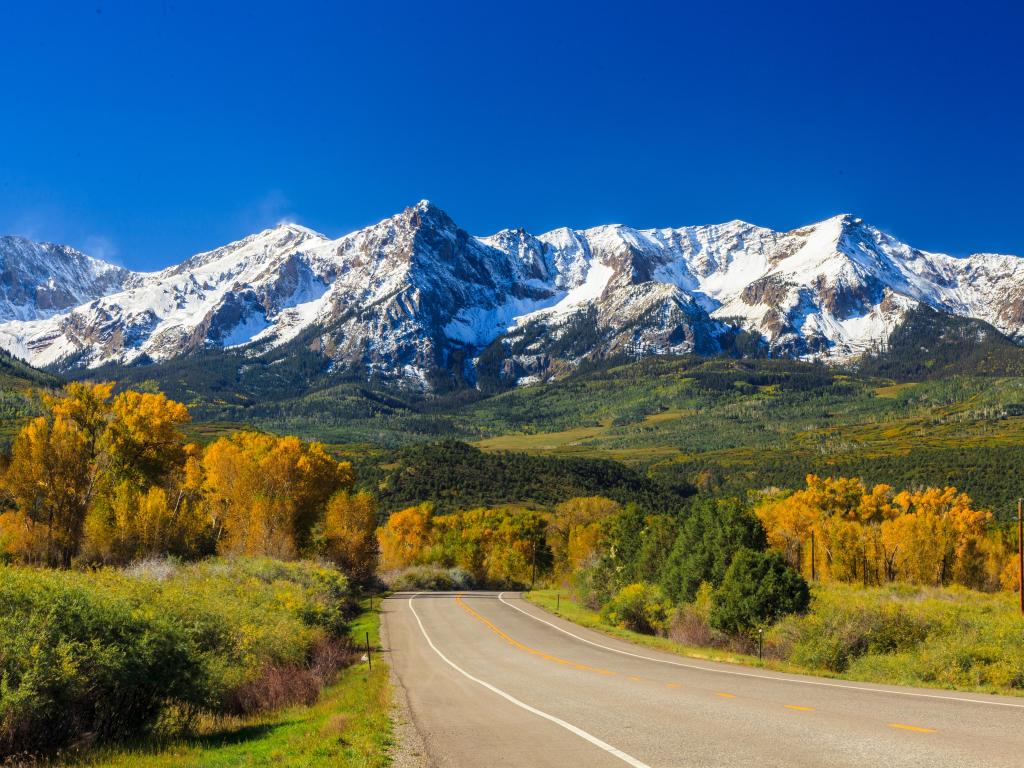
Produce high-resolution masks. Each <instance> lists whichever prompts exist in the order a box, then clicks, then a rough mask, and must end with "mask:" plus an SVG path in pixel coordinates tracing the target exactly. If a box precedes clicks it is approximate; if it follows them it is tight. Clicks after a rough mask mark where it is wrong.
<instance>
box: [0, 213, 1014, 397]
mask: <svg viewBox="0 0 1024 768" xmlns="http://www.w3.org/2000/svg"><path fill="white" fill-rule="evenodd" d="M921 306H924V307H929V308H931V309H934V310H937V311H939V312H941V313H946V314H949V315H954V316H957V317H970V318H976V319H979V320H983V321H985V322H987V323H990V324H991V325H993V326H995V328H997V329H998V330H999V331H1001V332H1002V333H1004V334H1006V335H1007V336H1008V337H1010V338H1011V339H1013V340H1014V341H1017V342H1020V341H1022V340H1024V259H1021V258H1019V257H1016V256H1007V255H996V254H976V255H972V256H968V257H953V256H947V255H944V254H938V253H930V252H926V251H922V250H919V249H916V248H913V247H911V246H909V245H906V244H904V243H902V242H900V241H898V240H896V239H895V238H893V237H891V236H890V235H887V234H885V233H884V232H882V231H880V230H879V229H877V228H875V227H872V226H870V225H868V224H866V223H864V222H863V221H862V220H860V219H858V218H856V217H854V216H852V215H848V214H844V215H841V216H836V217H833V218H831V219H827V220H825V221H823V222H819V223H817V224H813V225H810V226H807V227H803V228H800V229H796V230H792V231H789V232H777V231H774V230H771V229H767V228H764V227H758V226H755V225H753V224H748V223H746V222H742V221H730V222H726V223H724V224H716V225H707V226H693V227H681V228H675V229H652V230H637V229H633V228H630V227H626V226H622V225H609V226H601V227H595V228H591V229H586V230H573V229H568V228H561V229H556V230H553V231H551V232H547V233H544V234H540V235H533V234H530V233H528V232H526V231H525V230H522V229H512V230H503V231H501V232H499V233H497V234H494V235H491V236H488V237H474V236H472V235H470V234H468V233H467V232H465V231H464V230H463V229H461V228H460V227H458V225H457V224H456V223H455V222H454V221H453V220H452V219H451V218H450V217H449V216H448V215H447V214H446V213H445V212H444V211H442V210H441V209H440V208H438V207H437V206H435V205H433V204H431V203H429V202H427V201H422V202H420V203H418V204H417V205H415V206H412V207H410V208H408V209H406V210H405V211H403V212H401V213H400V214H397V215H395V216H392V217H390V218H387V219H385V220H383V221H381V222H379V223H378V224H375V225H373V226H370V227H367V228H365V229H362V230H359V231H357V232H353V233H351V234H349V235H345V236H343V237H341V238H338V239H334V240H332V239H330V238H327V237H325V236H324V235H321V234H319V233H317V232H314V231H312V230H310V229H307V228H305V227H301V226H298V225H295V224H282V225H279V226H277V227H274V228H271V229H268V230H265V231H263V232H260V233H257V234H254V235H250V236H249V237H247V238H244V239H243V240H240V241H237V242H234V243H230V244H228V245H225V246H223V247H221V248H217V249H215V250H212V251H208V252H205V253H201V254H197V255H195V256H192V257H190V258H188V259H186V260H185V261H183V262H182V263H181V264H179V265H176V266H172V267H169V268H167V269H164V270H161V271H159V272H153V273H136V272H130V271H129V270H124V269H122V268H120V267H115V266H113V265H109V264H105V263H104V262H101V261H99V260H96V259H90V258H89V257H87V256H84V255H83V254H81V253H79V252H77V251H75V250H74V249H70V248H66V247H64V246H53V245H47V244H37V243H32V242H31V241H26V240H23V239H21V238H0V321H2V322H0V346H2V347H3V348H4V349H6V350H8V351H10V352H11V353H12V354H14V355H16V356H18V357H21V358H22V359H25V360H27V361H28V362H30V363H32V364H33V365H36V366H41V367H49V368H53V369H56V370H67V369H71V368H77V367H89V368H94V367H99V366H103V365H110V364H116V365H132V364H144V363H148V362H159V361H166V360H171V359H174V358H177V357H181V356H183V355H188V354H191V353H195V352H197V351H200V350H202V351H209V350H217V349H225V350H233V351H235V352H236V353H237V354H238V355H239V356H240V358H241V360H242V362H240V364H244V360H245V359H247V358H249V359H253V358H260V357H264V356H267V355H268V354H271V353H274V354H280V353H281V352H282V351H284V350H286V349H287V348H289V345H302V347H303V348H304V350H306V351H313V352H315V353H316V354H317V355H319V356H320V358H321V359H322V361H323V367H324V370H325V372H332V371H341V370H345V371H349V372H356V373H358V374H360V375H363V374H365V375H369V376H379V377H384V378H388V379H396V380H401V381H404V382H408V383H412V384H414V385H415V386H418V387H421V388H431V387H436V386H438V385H439V384H444V385H445V386H448V385H469V386H474V385H476V386H481V385H485V384H486V385H488V386H503V385H508V384H515V383H519V384H523V383H530V382H534V381H539V380H543V379H545V378H548V377H551V376H557V375H560V374H564V373H567V372H570V371H572V370H573V369H574V368H575V367H576V366H578V365H579V363H580V362H581V361H584V360H588V359H600V358H604V357H611V356H625V357H634V358H636V357H643V356H646V355H654V354H685V353H697V354H716V353H720V352H733V353H736V352H739V353H756V354H766V355H775V356H788V357H798V358H805V359H821V360H825V361H832V362H849V361H851V360H854V359H856V358H857V357H858V356H860V355H862V354H864V353H865V352H867V351H870V350H875V349H878V348H879V347H881V346H884V344H885V343H886V341H887V339H888V338H889V336H890V334H891V333H892V332H893V331H894V330H895V329H896V328H897V327H899V326H900V324H901V323H902V322H903V320H904V318H905V317H906V316H907V313H908V312H910V311H911V310H913V309H915V308H917V307H921Z"/></svg>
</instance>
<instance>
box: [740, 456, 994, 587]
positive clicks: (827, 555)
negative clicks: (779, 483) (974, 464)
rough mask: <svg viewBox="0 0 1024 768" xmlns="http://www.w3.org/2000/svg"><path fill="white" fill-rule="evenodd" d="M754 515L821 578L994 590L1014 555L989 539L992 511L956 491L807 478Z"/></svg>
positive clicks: (793, 559)
mask: <svg viewBox="0 0 1024 768" xmlns="http://www.w3.org/2000/svg"><path fill="white" fill-rule="evenodd" d="M755 513H756V514H757V516H758V518H760V520H761V522H762V523H763V524H764V527H765V531H766V532H767V535H768V542H769V544H770V545H771V546H772V548H774V549H776V550H777V551H778V552H780V553H781V554H782V555H783V556H784V557H785V558H786V560H787V561H788V562H789V564H790V565H791V566H793V567H794V568H797V569H798V570H800V571H801V572H802V573H803V574H804V575H805V576H811V575H813V576H814V577H815V578H816V579H818V580H821V581H838V582H850V583H856V582H860V583H863V584H883V583H888V582H894V581H902V582H910V583H913V584H924V585H936V586H942V585H947V584H961V585H964V586H970V587H977V588H995V587H998V586H999V579H1000V576H1001V574H1002V572H1003V570H1004V568H1005V567H1006V562H1007V560H1008V558H1009V554H1008V552H1006V551H1004V549H1003V548H1002V547H1001V545H1000V543H999V541H998V540H997V539H994V538H992V537H990V536H988V526H989V522H990V521H991V514H990V513H989V512H986V511H983V510H979V509H976V508H975V507H974V505H973V503H972V501H971V499H970V497H969V496H967V494H965V493H960V492H959V491H957V489H955V488H925V489H921V490H916V491H899V492H897V491H896V490H895V489H893V488H892V487H890V486H888V485H876V486H874V487H873V488H870V489H869V488H867V487H866V486H865V485H864V484H863V483H862V482H861V481H860V480H859V479H856V478H843V477H839V478H822V477H817V476H815V475H808V477H807V485H806V487H805V488H803V489H801V490H799V491H796V492H795V493H793V494H791V495H789V496H785V497H782V498H776V499H771V500H768V501H766V502H764V503H762V504H760V505H759V506H758V507H757V508H756V509H755Z"/></svg>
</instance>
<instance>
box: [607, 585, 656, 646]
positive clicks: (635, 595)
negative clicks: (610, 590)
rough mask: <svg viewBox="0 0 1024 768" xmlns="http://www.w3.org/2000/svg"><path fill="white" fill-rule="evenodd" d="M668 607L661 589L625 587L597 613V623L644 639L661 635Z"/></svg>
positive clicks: (645, 586) (653, 586) (652, 586)
mask: <svg viewBox="0 0 1024 768" xmlns="http://www.w3.org/2000/svg"><path fill="white" fill-rule="evenodd" d="M671 608H672V605H671V603H670V602H669V601H668V600H667V599H666V598H665V595H664V594H663V593H662V591H661V589H660V588H659V587H658V586H656V585H654V584H646V583H643V582H640V583H637V584H629V585H627V586H625V587H623V588H622V589H620V590H619V591H618V592H616V593H615V596H614V597H612V599H611V600H610V601H609V602H608V603H607V604H606V605H605V606H604V607H603V608H602V609H601V619H602V620H603V621H605V622H607V623H608V624H612V625H614V626H617V627H622V628H623V629H630V630H632V631H634V632H642V633H644V634H646V635H654V634H661V633H663V632H664V631H665V627H666V624H667V623H668V617H669V613H670V611H671Z"/></svg>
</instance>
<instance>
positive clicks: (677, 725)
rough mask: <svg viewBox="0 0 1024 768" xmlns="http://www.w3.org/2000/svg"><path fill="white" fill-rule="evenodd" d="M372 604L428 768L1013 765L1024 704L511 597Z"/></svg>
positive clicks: (436, 597)
mask: <svg viewBox="0 0 1024 768" xmlns="http://www.w3.org/2000/svg"><path fill="white" fill-rule="evenodd" d="M383 611H384V621H385V628H386V633H387V635H386V636H387V640H388V643H389V646H390V648H389V651H390V655H391V661H392V664H393V665H394V668H395V672H396V674H397V676H398V678H399V680H400V681H401V683H402V685H403V687H404V688H405V690H406V694H407V698H408V701H409V707H410V710H411V714H412V718H413V722H414V724H415V726H416V728H417V730H418V731H419V732H420V733H421V735H422V736H423V739H424V742H425V744H426V748H427V752H428V755H427V758H428V761H429V762H430V764H431V765H434V766H438V768H441V767H442V766H460V768H476V767H477V766H479V767H481V768H483V767H485V766H486V767H489V766H523V767H524V768H526V767H528V768H538V767H540V766H558V767H560V768H565V767H566V766H587V768H602V767H603V766H609V767H612V768H614V767H618V768H621V766H623V765H632V766H634V767H635V768H641V767H642V766H650V767H651V768H655V767H656V766H659V767H660V766H687V767H689V766H694V767H702V766H730V767H733V768H734V767H736V766H814V768H825V767H827V766H851V767H853V766H856V767H857V768H863V767H864V766H875V765H877V766H922V767H924V766H927V767H928V768H936V767H938V766H943V767H946V766H965V767H966V766H978V767H979V768H981V767H984V768H1004V767H1005V768H1021V767H1022V766H1024V699H1015V698H1008V697H998V696H985V695H977V694H961V693H956V692H952V691H948V692H947V691H939V690H932V689H917V688H901V687H898V686H882V685H871V684H867V683H856V682H847V681H842V680H831V679H824V678H815V677H807V676H801V675H787V674H781V673H776V672H770V671H765V670H760V669H755V668H747V667H741V666H735V665H729V664H716V663H713V662H706V661H700V660H695V659H688V658H684V657H680V656H675V655H671V654H666V653H661V652H658V651H654V650H650V649H647V648H642V647H639V646H635V645H631V644H629V643H625V642H620V641H617V640H615V639H612V638H609V637H607V636H605V635H603V634H600V633H596V632H592V631H590V630H587V629H583V628H580V627H578V626H576V625H574V624H571V623H569V622H566V621H563V620H561V619H558V618H556V617H554V616H551V615H550V614H548V613H546V612H544V611H541V610H540V609H538V608H537V607H536V606H533V605H531V604H530V603H527V602H526V601H524V600H522V599H521V598H520V596H519V595H518V594H516V593H497V592H469V593H462V594H461V595H460V594H455V593H421V594H416V595H412V594H398V595H395V596H393V597H391V598H389V599H387V600H386V601H385V602H384V606H383Z"/></svg>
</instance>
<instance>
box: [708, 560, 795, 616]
mask: <svg viewBox="0 0 1024 768" xmlns="http://www.w3.org/2000/svg"><path fill="white" fill-rule="evenodd" d="M810 601H811V595H810V590H809V588H808V586H807V582H806V581H804V579H803V577H802V576H801V575H800V574H798V573H797V572H796V571H794V570H792V569H791V568H789V567H788V566H787V565H786V563H785V561H784V560H783V559H782V557H781V556H780V555H779V554H778V553H777V552H755V551H753V550H750V549H741V550H740V551H739V552H737V553H736V556H735V557H733V559H732V562H731V563H730V564H729V568H728V570H727V571H726V572H725V578H724V579H723V580H722V584H721V586H719V587H718V589H716V590H715V593H714V607H713V608H712V609H711V613H710V617H709V618H710V623H711V626H712V627H714V628H715V629H720V630H722V631H723V632H729V633H733V634H748V633H750V632H751V630H753V629H754V628H755V627H757V626H758V625H760V624H765V623H767V622H770V621H774V620H775V619H777V618H779V617H780V616H784V615H785V614H787V613H796V612H799V611H804V610H806V609H807V606H808V605H809V604H810Z"/></svg>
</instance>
